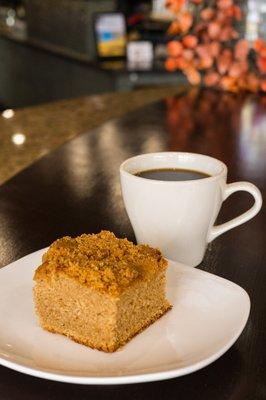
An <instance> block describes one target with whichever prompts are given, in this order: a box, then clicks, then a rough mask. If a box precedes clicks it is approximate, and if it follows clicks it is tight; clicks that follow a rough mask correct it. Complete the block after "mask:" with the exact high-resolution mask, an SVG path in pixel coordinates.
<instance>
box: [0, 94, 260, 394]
mask: <svg viewBox="0 0 266 400" xmlns="http://www.w3.org/2000/svg"><path fill="white" fill-rule="evenodd" d="M66 125H67V119H66ZM55 134H56V132H55ZM161 150H179V151H183V150H184V151H193V152H200V153H204V154H209V155H211V156H214V157H217V158H219V159H221V160H222V161H224V162H225V163H226V164H227V165H228V167H229V181H230V182H232V181H236V180H248V181H251V182H253V183H254V184H256V185H257V186H258V187H259V188H260V189H261V191H262V194H263V196H264V195H265V191H266V97H256V96H244V95H242V96H236V95H231V94H226V93H219V92H215V91H210V90H205V91H197V90H191V91H190V92H187V93H185V94H183V95H181V96H179V97H176V98H168V99H166V100H165V101H162V102H159V103H155V104H152V105H150V106H148V107H145V108H142V109H140V110H137V111H136V112H134V113H132V114H129V115H127V116H126V117H124V118H122V119H120V120H117V121H111V122H110V123H107V124H105V125H104V126H102V127H101V128H99V129H97V130H95V131H93V132H89V133H87V134H84V135H82V136H79V137H77V138H76V139H74V140H72V141H70V142H68V143H67V144H65V145H64V146H62V147H61V148H59V149H58V150H57V151H55V152H53V153H51V154H49V155H48V156H46V157H44V158H43V159H41V160H40V161H39V162H37V163H36V164H34V165H33V166H31V167H30V168H28V169H26V170H24V171H23V172H21V173H20V174H19V175H17V176H15V177H14V178H13V179H11V180H10V181H9V182H7V183H6V184H5V185H3V186H1V187H0V233H1V235H0V246H1V253H0V264H1V266H4V265H6V264H8V263H9V262H11V261H14V260H16V259H17V258H19V257H21V256H24V255H26V254H27V253H30V252H33V251H35V250H37V249H39V248H43V247H45V246H47V245H49V244H50V243H51V242H52V241H53V240H54V239H56V238H58V237H60V236H63V235H66V234H68V235H78V234H80V233H82V232H97V231H99V230H100V229H110V230H112V231H114V232H115V233H116V234H118V235H119V236H127V237H128V238H130V239H134V236H133V232H132V229H131V227H130V224H129V221H128V219H127V217H126V214H125V211H124V208H123V204H122V200H121V195H120V187H119V176H118V166H119V164H120V163H121V162H122V161H123V160H124V159H126V158H128V157H130V156H132V155H135V154H138V153H144V152H152V151H161ZM251 201H252V200H251V199H250V197H249V195H248V194H245V193H240V194H237V195H236V196H232V198H231V197H230V200H228V202H226V203H225V205H224V206H223V209H222V212H221V215H220V216H219V222H221V221H224V220H226V219H229V218H231V217H233V216H235V215H236V214H239V213H240V212H242V211H243V210H245V209H246V208H248V207H249V206H250V204H251ZM265 249H266V218H265V207H263V209H262V211H261V212H260V214H259V215H257V216H256V217H255V218H254V219H253V220H252V221H250V222H249V223H247V224H245V225H243V226H241V227H239V228H236V229H234V230H232V231H230V232H228V233H226V234H224V235H222V236H220V237H219V238H218V239H216V240H215V241H214V242H213V244H212V245H211V246H210V248H209V249H208V251H207V253H206V257H205V259H204V261H203V263H202V265H201V266H200V268H202V269H205V270H208V271H210V272H212V273H215V274H217V275H220V276H223V277H225V278H227V279H230V280H232V281H233V282H236V283H237V284H239V285H241V286H243V287H244V288H245V289H246V290H247V291H248V293H249V295H250V297H251V302H252V308H251V315H250V318H249V321H248V324H247V326H246V328H245V330H244V332H243V334H242V335H241V337H240V338H239V340H238V341H237V343H236V344H235V345H234V346H233V347H232V348H231V349H230V350H229V351H228V352H227V353H226V354H225V355H224V356H222V357H221V358H220V359H219V360H217V361H216V362H214V363H213V364H212V365H210V366H208V367H206V368H204V369H202V370H201V371H198V372H195V373H194V374H192V375H188V376H184V377H181V378H177V379H172V380H168V381H162V382H154V383H146V384H134V385H127V386H106V387H101V386H79V385H71V384H63V383H57V382H50V381H46V380H41V379H38V378H33V377H30V376H26V375H23V374H20V373H18V372H15V371H12V370H9V369H6V368H3V367H0V399H1V400H13V399H21V400H24V399H25V400H31V399H32V400H33V399H34V400H35V399H38V400H41V399H49V400H50V399H64V400H68V399H73V398H79V399H85V398H90V399H95V398H97V399H98V400H101V399H107V398H108V399H160V400H161V399H162V400H164V399H165V400H170V399H179V400H189V399H193V400H197V399H200V400H202V399H204V400H214V399H215V400H222V399H223V400H229V399H230V400H240V399H241V400H242V399H250V400H257V399H260V400H262V399H266V345H265V342H266V250H265ZM0 318H1V316H0Z"/></svg>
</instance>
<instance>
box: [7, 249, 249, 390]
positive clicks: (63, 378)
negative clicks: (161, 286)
mask: <svg viewBox="0 0 266 400" xmlns="http://www.w3.org/2000/svg"><path fill="white" fill-rule="evenodd" d="M47 249H48V247H45V248H43V249H40V250H37V251H34V252H32V253H30V254H27V255H25V256H23V257H21V258H19V259H18V260H16V261H13V262H12V263H10V264H8V265H6V266H4V267H2V268H0V275H1V272H2V271H4V270H6V269H8V268H9V267H12V266H13V265H14V264H15V263H17V262H18V261H21V260H23V259H25V258H27V257H29V256H34V255H37V253H40V254H42V253H43V252H45V251H46V250H47ZM168 261H169V262H171V263H174V264H178V265H179V266H181V267H182V268H183V269H184V270H187V271H189V270H192V269H194V267H189V266H187V265H184V264H182V263H179V262H176V261H171V260H168ZM197 271H198V272H199V273H200V274H203V275H208V276H211V278H212V279H215V280H218V281H223V282H226V284H227V285H228V284H229V285H230V286H234V287H236V288H237V289H238V290H240V291H241V292H242V294H243V296H244V297H245V299H246V302H247V309H246V313H245V315H244V317H243V320H242V322H241V324H240V325H239V329H238V330H237V332H236V333H235V335H234V336H233V337H232V338H231V340H230V341H229V342H227V343H226V345H224V346H223V347H222V348H221V349H220V350H219V351H217V352H216V353H214V354H212V355H211V356H209V357H207V358H204V359H203V360H201V361H198V362H196V363H194V364H192V365H189V366H186V367H181V368H173V369H168V370H166V371H156V372H147V373H141V374H132V375H131V374H128V375H122V376H74V375H69V374H66V373H64V374H60V373H53V372H48V371H45V370H43V369H35V368H31V367H28V366H25V365H23V364H21V363H18V362H14V361H9V360H7V359H5V358H3V357H2V356H1V355H0V365H2V366H3V367H6V368H10V369H12V370H14V371H17V372H21V373H24V374H26V375H31V376H34V377H37V378H42V379H48V380H51V381H56V382H64V383H72V384H80V385H119V384H133V383H143V382H154V381H162V380H166V379H172V378H177V377H180V376H184V375H187V374H191V373H193V372H196V371H198V370H200V369H202V368H204V367H206V366H208V365H210V364H211V363H213V362H214V361H216V360H217V359H218V358H220V357H221V356H222V355H223V354H225V353H226V352H227V350H229V349H230V347H232V345H233V344H234V343H235V342H236V341H237V339H238V338H239V336H240V335H241V333H242V331H243V330H244V328H245V326H246V323H247V321H248V318H249V314H250V308H251V301H250V297H249V295H248V293H247V291H246V290H245V289H244V288H242V287H241V286H240V285H238V284H236V283H234V282H232V281H230V280H228V279H225V278H222V277H220V276H218V275H215V274H212V273H210V272H207V271H203V270H201V269H197Z"/></svg>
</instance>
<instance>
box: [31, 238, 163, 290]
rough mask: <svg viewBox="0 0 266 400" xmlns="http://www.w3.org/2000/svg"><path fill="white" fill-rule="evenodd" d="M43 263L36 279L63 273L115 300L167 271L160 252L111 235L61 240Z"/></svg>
mask: <svg viewBox="0 0 266 400" xmlns="http://www.w3.org/2000/svg"><path fill="white" fill-rule="evenodd" d="M42 261H43V263H42V265H41V266H40V267H39V268H38V269H37V270H36V272H35V277H34V279H38V278H41V277H43V276H46V277H48V276H51V275H52V274H56V273H59V272H63V273H65V274H66V275H68V276H70V277H73V278H75V279H78V281H79V282H80V283H82V284H85V285H87V286H89V287H92V288H94V289H95V290H98V291H100V292H103V293H108V294H110V295H113V296H116V295H119V294H120V293H121V292H122V291H123V290H124V289H125V288H126V287H128V286H129V285H130V284H131V283H132V282H133V281H135V280H137V279H142V280H148V279H149V278H150V277H152V276H153V275H155V274H156V273H158V272H160V271H162V270H164V269H165V268H166V267H167V261H166V260H165V259H164V258H163V257H162V254H161V252H160V251H159V250H157V249H153V248H152V247H149V246H148V245H134V244H133V243H132V242H130V241H128V240H127V239H119V238H117V237H116V236H115V235H114V234H113V233H112V232H109V231H101V232H100V233H98V234H83V235H81V236H78V237H76V238H72V237H70V236H65V237H63V238H62V239H58V240H56V241H55V242H54V243H52V245H51V246H50V247H49V249H48V251H47V252H46V253H45V254H44V256H43V260H42Z"/></svg>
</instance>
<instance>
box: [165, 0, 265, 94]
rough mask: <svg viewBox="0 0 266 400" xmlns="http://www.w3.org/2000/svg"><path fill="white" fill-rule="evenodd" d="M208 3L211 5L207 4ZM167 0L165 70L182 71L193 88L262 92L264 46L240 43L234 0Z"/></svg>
mask: <svg viewBox="0 0 266 400" xmlns="http://www.w3.org/2000/svg"><path fill="white" fill-rule="evenodd" d="M209 4H210V2H209ZM211 4H212V5H207V2H206V1H203V0H187V2H186V1H185V0H166V6H167V8H168V9H169V10H170V11H171V12H173V13H174V14H175V15H176V18H175V20H174V21H173V22H172V23H171V25H170V26H169V29H168V32H167V34H168V35H169V36H170V37H171V40H170V41H169V42H168V44H167V52H168V58H167V60H166V62H165V68H166V69H167V70H168V71H176V70H181V71H183V73H184V74H185V75H186V77H187V79H188V81H189V82H190V83H191V84H192V85H199V84H201V83H203V84H204V85H205V86H210V87H211V86H215V87H218V88H221V89H224V90H228V91H231V92H238V91H241V90H247V91H251V92H257V91H259V90H262V91H264V92H266V43H265V42H264V41H263V40H262V39H257V40H256V41H255V42H254V44H253V46H252V47H251V46H250V45H249V43H248V41H247V40H245V39H239V34H238V32H237V31H236V30H235V28H234V26H235V23H236V22H238V21H241V20H242V12H241V9H240V7H239V5H238V4H237V3H236V1H234V0H216V1H214V2H212V3H211Z"/></svg>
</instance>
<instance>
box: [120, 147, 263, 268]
mask: <svg viewBox="0 0 266 400" xmlns="http://www.w3.org/2000/svg"><path fill="white" fill-rule="evenodd" d="M160 168H182V169H188V170H194V171H195V170H196V171H201V172H204V173H206V174H208V175H210V177H207V178H202V179H196V180H188V181H159V180H152V179H146V178H143V177H139V176H135V175H134V174H136V173H137V172H140V171H145V170H150V169H160ZM120 178H121V187H122V194H123V199H124V203H125V207H126V210H127V214H128V216H129V219H130V221H131V224H132V226H133V229H134V232H135V235H136V239H137V242H138V243H146V244H149V245H150V246H152V247H158V248H160V249H161V250H162V252H163V254H164V256H165V257H167V258H169V259H172V260H176V261H180V262H183V263H185V264H188V265H191V266H196V265H198V264H199V263H200V262H201V261H202V259H203V257H204V253H205V250H206V246H207V244H208V243H209V242H211V241H212V240H213V239H215V238H216V237H217V236H219V235H221V234H222V233H224V232H226V231H228V230H229V229H232V228H234V227H235V226H238V225H240V224H243V223H244V222H246V221H248V220H249V219H251V218H253V217H254V216H255V215H256V214H257V213H258V212H259V210H260V208H261V205H262V197H261V193H260V191H259V190H258V188H257V187H256V186H254V185H253V184H252V183H248V182H235V183H230V184H227V183H226V178H227V167H226V165H225V164H224V163H222V162H221V161H219V160H217V159H215V158H212V157H208V156H205V155H201V154H193V153H182V152H163V153H150V154H143V155H139V156H136V157H132V158H129V159H128V160H126V161H124V162H123V163H122V164H121V166H120ZM237 191H246V192H249V193H250V194H252V196H253V197H254V200H255V202H254V205H253V206H252V207H251V208H250V209H249V210H248V211H246V212H245V213H243V214H242V215H240V216H238V217H236V218H234V219H232V220H231V221H228V222H225V223H224V224H221V225H217V226H214V222H215V220H216V217H217V215H218V213H219V211H220V208H221V205H222V203H223V201H224V200H225V199H227V197H228V196H230V194H232V193H234V192H237Z"/></svg>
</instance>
